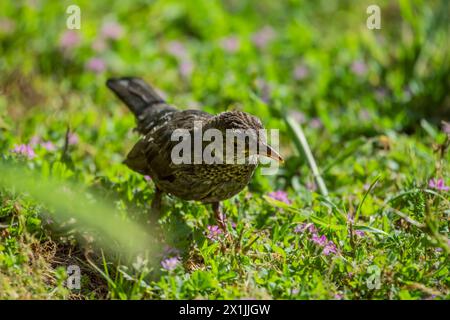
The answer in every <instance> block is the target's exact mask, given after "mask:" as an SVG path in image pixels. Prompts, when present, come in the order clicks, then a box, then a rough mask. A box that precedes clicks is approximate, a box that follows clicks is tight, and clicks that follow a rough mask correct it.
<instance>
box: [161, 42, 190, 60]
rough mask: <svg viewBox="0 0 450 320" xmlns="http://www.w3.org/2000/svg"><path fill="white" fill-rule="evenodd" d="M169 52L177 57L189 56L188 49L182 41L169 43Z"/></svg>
mask: <svg viewBox="0 0 450 320" xmlns="http://www.w3.org/2000/svg"><path fill="white" fill-rule="evenodd" d="M166 50H167V52H168V53H169V54H170V55H172V56H174V57H175V58H177V59H184V58H186V57H187V50H186V48H185V46H184V44H183V43H182V42H180V41H171V42H169V44H168V45H167V49H166Z"/></svg>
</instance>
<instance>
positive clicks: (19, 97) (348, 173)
mask: <svg viewBox="0 0 450 320" xmlns="http://www.w3.org/2000/svg"><path fill="white" fill-rule="evenodd" d="M379 2H380V7H381V12H382V29H381V30H368V29H367V28H366V26H365V21H366V19H367V14H366V8H367V6H368V5H370V4H372V3H369V2H367V1H358V2H356V1H343V2H339V3H338V2H336V4H330V3H329V2H328V1H323V2H320V1H319V2H310V1H301V0H293V1H285V2H276V1H257V2H253V1H232V0H229V1H209V0H208V1H206V0H205V1H202V0H198V1H192V2H181V1H154V2H152V3H151V4H149V5H144V3H143V2H140V1H121V2H117V3H114V4H111V3H110V2H108V1H97V2H95V4H94V3H93V2H89V1H77V4H78V5H79V6H80V8H81V12H82V25H81V29H80V30H78V31H76V34H75V35H74V34H71V33H68V31H67V29H66V27H65V23H66V18H67V16H68V15H67V14H66V13H65V9H66V8H67V6H68V5H70V4H73V3H72V2H65V1H61V2H52V1H35V2H28V3H25V4H15V3H14V2H5V1H4V2H2V3H1V4H0V12H2V17H1V18H0V70H1V72H0V92H1V95H0V159H1V160H0V161H1V162H0V298H1V299H186V298H187V299H192V298H205V299H239V298H256V299H449V298H450V290H449V284H450V277H449V265H450V264H449V260H448V255H449V253H450V247H449V245H450V244H449V232H450V230H449V213H450V206H449V202H450V193H449V191H447V190H445V185H450V177H449V165H448V164H449V160H450V159H449V158H450V156H449V153H448V147H449V143H450V142H449V141H450V137H449V135H448V133H446V132H445V131H444V127H443V123H442V122H441V120H446V119H447V120H448V119H450V104H449V101H450V100H449V96H448V93H447V91H448V90H447V89H448V87H449V85H450V84H449V79H450V77H449V75H450V63H449V58H448V57H449V54H448V53H449V47H448V40H447V39H448V28H447V25H446V20H445V18H446V16H445V12H448V3H447V2H446V1H426V2H425V1H419V0H415V1H398V2H396V1H392V2H388V1H379ZM111 22H115V23H117V24H118V25H119V26H120V28H121V29H122V30H121V32H120V30H119V32H118V31H117V29H116V30H114V29H115V28H114V27H111V24H110V25H109V27H108V23H111ZM105 25H106V26H105ZM102 29H103V33H102ZM105 29H106V31H105ZM108 29H109V30H108ZM108 32H109V33H108ZM102 34H103V36H102ZM108 34H109V36H108ZM111 34H112V35H111ZM114 36H117V39H116V38H115V37H114ZM77 37H78V38H77ZM108 37H109V38H108ZM111 37H112V38H111ZM74 38H75V40H74ZM62 39H65V42H64V41H63V40H62ZM264 42H266V43H264ZM102 46H103V48H102ZM93 58H96V59H97V60H94V61H93V60H92V59H93ZM121 75H136V76H141V77H143V78H145V79H146V80H147V81H149V82H150V83H152V84H153V85H154V86H156V87H157V88H158V89H160V90H161V91H162V92H163V93H164V95H165V96H166V97H167V100H168V101H169V102H170V103H173V104H174V105H177V106H180V107H181V108H183V109H188V108H196V109H199V108H201V109H202V110H205V111H208V112H211V113H219V112H222V111H225V110H231V109H240V110H243V111H246V112H249V113H252V114H255V115H257V116H259V117H260V118H261V119H262V121H263V123H264V125H265V126H266V128H276V129H279V130H280V146H281V148H280V151H281V154H282V155H283V157H284V158H285V160H286V161H285V163H284V165H283V166H282V167H281V168H280V170H279V171H278V172H277V174H276V175H272V176H264V175H261V174H260V171H257V173H256V175H255V176H254V177H253V179H252V182H251V183H250V184H249V186H248V188H246V189H245V190H244V191H242V192H241V193H240V194H239V195H237V196H235V197H234V198H232V199H229V200H227V201H225V202H224V208H225V212H226V215H227V217H228V222H229V225H228V228H229V230H230V233H231V235H232V237H231V240H230V239H226V238H225V237H224V236H223V234H221V233H220V232H218V231H214V230H215V229H214V227H213V225H214V219H213V217H212V216H211V213H210V209H209V208H208V207H205V206H203V205H201V204H199V203H195V202H184V201H180V200H178V199H176V198H172V197H166V198H165V199H164V215H163V217H162V218H161V219H160V220H159V222H158V227H157V228H150V227H149V225H148V224H147V220H148V215H149V210H150V204H151V200H152V197H153V190H154V188H153V183H152V182H151V181H150V182H149V181H146V179H145V178H144V177H142V176H140V175H139V174H136V173H134V172H132V171H130V170H129V169H128V168H126V167H125V166H124V165H123V164H122V161H123V159H124V158H125V156H126V154H127V152H128V151H129V150H130V149H131V147H132V146H133V144H134V143H135V142H136V141H137V139H138V136H137V134H136V133H135V132H133V131H132V129H133V127H134V125H135V123H134V119H133V117H132V115H131V113H130V112H129V111H127V110H126V108H125V107H124V106H123V105H121V103H120V102H119V101H118V100H117V99H116V98H115V97H114V96H113V94H112V93H111V92H109V91H108V89H107V88H106V86H105V81H106V79H107V78H108V77H111V76H121ZM447 130H448V129H447ZM22 144H24V145H27V146H29V147H30V148H31V149H32V151H31V150H29V149H26V148H25V147H22V148H18V146H19V145H22ZM308 146H309V147H308ZM308 149H310V150H309V151H308ZM13 150H16V151H17V152H13ZM20 153H24V154H25V155H24V154H22V155H21V154H20ZM33 153H34V157H31V155H33ZM305 153H306V155H305ZM27 154H28V155H29V156H30V157H27ZM433 179H434V180H433ZM439 179H442V181H443V186H441V187H439V186H434V185H433V183H431V184H430V181H432V182H433V181H434V182H435V184H436V183H437V182H438V180H439ZM277 191H278V192H277ZM275 192H277V193H275ZM277 199H278V200H277ZM170 258H172V259H171V260H168V259H170ZM161 262H163V264H161ZM71 265H76V266H79V268H80V270H81V287H80V289H70V288H69V287H68V286H67V281H68V277H69V276H70V275H69V274H68V272H67V270H68V267H69V266H71ZM163 266H164V267H165V268H164V267H163ZM69 279H70V278H69Z"/></svg>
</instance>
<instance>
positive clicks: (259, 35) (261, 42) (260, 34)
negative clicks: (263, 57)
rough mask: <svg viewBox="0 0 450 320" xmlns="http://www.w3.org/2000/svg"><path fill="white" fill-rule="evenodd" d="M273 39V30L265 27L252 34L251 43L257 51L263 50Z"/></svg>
mask: <svg viewBox="0 0 450 320" xmlns="http://www.w3.org/2000/svg"><path fill="white" fill-rule="evenodd" d="M274 38H275V31H274V30H273V28H272V27H269V26H265V27H264V28H262V29H261V30H259V31H257V32H255V33H254V34H253V36H252V41H253V44H254V45H255V46H256V47H257V48H258V49H264V48H265V47H267V45H268V44H269V43H270V42H271V41H272V40H273V39H274Z"/></svg>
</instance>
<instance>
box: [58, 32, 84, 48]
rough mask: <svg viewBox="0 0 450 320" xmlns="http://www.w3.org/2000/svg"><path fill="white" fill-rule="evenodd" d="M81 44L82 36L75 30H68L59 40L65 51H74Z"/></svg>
mask: <svg viewBox="0 0 450 320" xmlns="http://www.w3.org/2000/svg"><path fill="white" fill-rule="evenodd" d="M79 43H80V35H79V34H78V32H77V31H75V30H67V31H65V32H64V33H63V34H62V35H61V38H60V39H59V46H60V47H61V48H63V49H72V48H74V47H76V46H77V45H78V44H79Z"/></svg>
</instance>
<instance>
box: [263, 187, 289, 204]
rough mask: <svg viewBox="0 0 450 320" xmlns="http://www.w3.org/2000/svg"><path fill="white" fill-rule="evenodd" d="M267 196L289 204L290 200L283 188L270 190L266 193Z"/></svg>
mask: <svg viewBox="0 0 450 320" xmlns="http://www.w3.org/2000/svg"><path fill="white" fill-rule="evenodd" d="M268 196H269V197H271V198H272V199H275V200H278V201H281V202H284V203H286V204H291V203H292V202H291V200H289V198H288V195H287V193H286V191H283V190H278V191H274V192H270V193H269V194H268Z"/></svg>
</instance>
